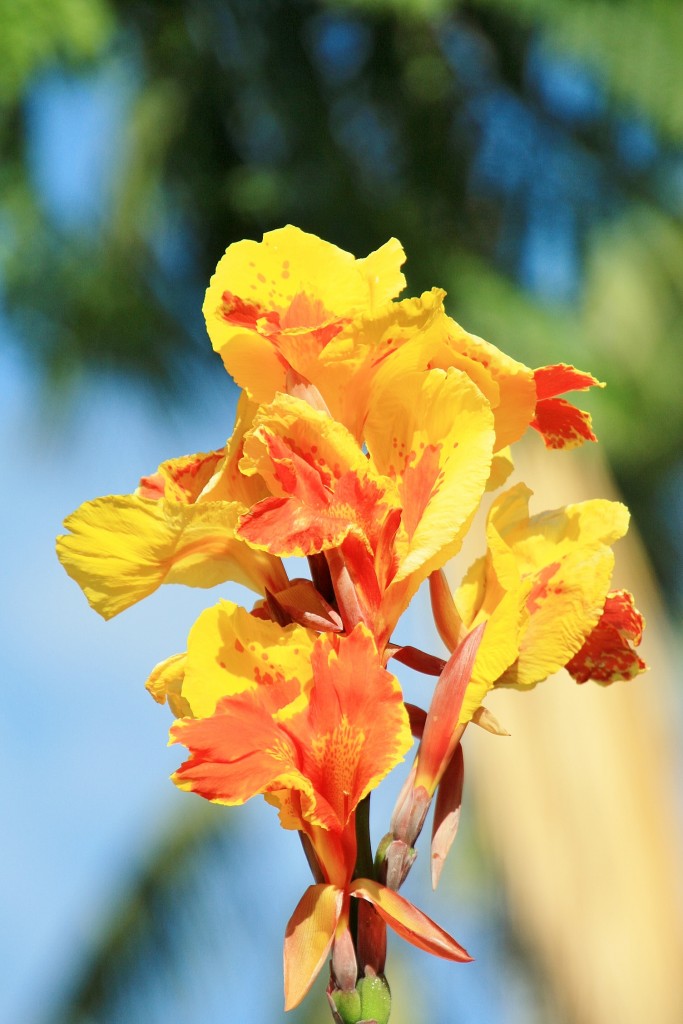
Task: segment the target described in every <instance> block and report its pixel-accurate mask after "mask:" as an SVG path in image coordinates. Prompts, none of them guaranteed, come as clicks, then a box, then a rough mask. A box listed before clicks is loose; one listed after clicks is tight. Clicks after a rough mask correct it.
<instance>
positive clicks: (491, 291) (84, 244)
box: [0, 0, 683, 574]
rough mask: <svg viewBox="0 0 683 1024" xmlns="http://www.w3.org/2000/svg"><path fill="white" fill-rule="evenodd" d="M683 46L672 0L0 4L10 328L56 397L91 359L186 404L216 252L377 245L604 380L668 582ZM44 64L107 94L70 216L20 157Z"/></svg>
mask: <svg viewBox="0 0 683 1024" xmlns="http://www.w3.org/2000/svg"><path fill="white" fill-rule="evenodd" d="M682 51H683V17H682V16H681V12H680V7H679V5H677V4H676V3H673V2H671V0H656V2H646V0H621V2H618V3H617V2H615V0H595V2H588V0H552V2H551V0H470V2H467V3H453V2H451V3H449V2H448V0H328V2H322V0H319V2H316V0H203V2H191V0H166V2H164V3H159V2H156V3H155V2H152V0H109V2H108V3H107V2H105V0H87V2H86V0H56V2H55V3H52V4H44V3H41V2H40V0H21V2H17V3H10V2H9V0H3V2H2V3H0V69H2V70H0V104H1V109H0V140H1V141H2V148H3V153H4V160H3V163H2V169H1V170H0V226H1V227H2V241H1V242H0V282H1V287H2V290H3V292H4V299H5V306H6V310H7V318H8V322H9V324H10V328H11V332H12V335H13V337H14V338H15V339H16V340H17V341H18V343H19V344H20V345H21V346H22V351H24V352H25V353H26V355H27V357H28V358H29V359H30V360H31V362H32V363H33V365H34V366H35V368H36V371H37V372H38V373H39V374H45V377H46V380H47V381H48V382H50V383H51V384H53V385H54V384H59V385H60V387H59V388H58V389H55V388H54V387H53V388H52V393H53V395H54V394H58V395H61V396H62V397H64V396H65V395H66V394H67V393H68V389H66V388H65V385H66V384H68V383H69V382H70V381H71V382H74V381H78V380H80V379H81V377H82V375H83V372H84V371H87V370H88V369H105V370H107V371H111V370H115V371H117V372H121V373H123V374H128V375H131V374H132V375H133V376H134V377H136V378H137V379H138V380H142V381H145V382H148V383H149V384H150V386H151V387H153V388H156V389H157V390H159V389H160V390H161V391H162V392H165V393H168V392H169V391H173V392H174V393H175V397H176V399H177V400H182V399H183V397H185V398H189V394H188V389H187V388H186V387H185V386H184V385H185V382H186V381H187V379H188V375H190V376H191V375H192V374H193V373H197V372H201V369H200V368H201V367H202V365H215V364H213V363H210V362H209V360H210V359H211V355H210V352H209V346H208V344H207V343H206V340H205V337H204V333H203V325H202V322H201V316H200V312H199V309H200V304H201V295H202V291H203V288H204V287H205V285H206V282H207V281H208V278H209V275H210V274H211V272H212V270H213V268H214V266H215V264H216V261H217V259H218V257H219V256H220V254H221V253H222V251H223V250H224V248H225V247H226V245H228V244H229V243H230V242H232V241H234V240H236V239H239V238H242V237H249V236H251V237H258V236H259V235H260V234H261V232H262V231H264V230H267V229H269V228H272V227H275V226H278V225H281V224H283V223H286V222H292V223H295V224H298V225H299V226H301V227H303V228H305V229H307V230H311V231H315V232H316V233H318V234H320V235H321V236H323V237H326V238H328V239H330V240H333V241H335V242H336V243H337V244H339V245H341V246H343V247H345V248H347V249H350V250H352V251H354V252H356V253H357V254H362V253H366V252H368V251H370V250H371V249H373V248H375V247H376V246H377V245H379V244H381V243H382V242H383V241H384V240H385V239H386V238H387V237H389V236H390V235H396V236H397V237H399V238H400V239H401V241H402V242H403V243H404V245H405V248H406V251H407V253H408V257H409V262H408V268H407V272H408V279H409V287H410V289H411V290H412V291H417V290H419V289H421V288H425V287H430V286H431V285H433V284H440V285H443V286H445V287H446V288H447V289H448V291H449V309H450V311H451V312H452V313H453V314H454V315H455V316H456V317H457V318H458V319H460V320H461V321H463V322H464V324H465V326H467V327H468V328H469V329H471V330H473V331H474V332H475V333H479V334H482V335H485V336H488V337H489V338H490V339H491V340H492V341H495V342H496V343H498V344H499V345H501V346H502V347H503V348H505V349H506V350H508V351H510V352H511V353H512V354H513V355H516V356H518V357H520V358H523V359H525V360H527V361H529V362H534V363H546V362H549V361H552V360H553V359H566V360H569V361H573V362H575V363H577V365H581V366H585V368H586V369H590V370H591V371H593V372H595V373H597V374H598V375H600V376H601V377H602V378H603V379H606V380H607V381H608V383H609V389H608V391H607V392H605V393H604V394H603V395H600V396H599V401H598V402H594V403H593V409H594V411H595V416H596V425H597V429H598V433H599V435H600V436H601V439H604V443H605V444H606V446H607V448H608V450H609V454H610V457H611V459H612V463H613V466H614V468H615V471H616V473H617V476H618V479H619V483H620V485H621V487H622V488H623V490H624V492H625V495H626V497H627V499H628V500H629V502H630V503H631V504H632V506H633V508H634V511H635V512H636V514H637V516H638V517H639V519H640V521H641V525H642V527H643V530H644V532H645V534H646V539H647V540H648V542H649V545H650V548H651V551H652V552H653V554H654V556H655V559H656V561H657V564H658V565H659V567H660V570H661V571H662V573H663V574H666V567H667V566H670V565H671V564H672V561H673V560H674V555H675V551H674V547H673V545H674V541H673V540H672V538H671V536H670V532H669V531H668V529H667V525H666V523H665V522H664V523H662V522H661V519H662V516H661V514H660V513H659V512H658V510H657V507H656V503H657V502H658V501H661V488H662V486H663V481H664V480H665V479H666V476H667V474H668V473H669V472H670V471H671V469H672V467H673V466H674V465H675V464H676V461H677V459H678V458H679V456H680V452H681V439H682V438H683V403H681V401H680V398H679V395H680V393H681V391H682V390H683V360H681V358H680V355H679V349H680V342H679V337H680V333H681V325H682V323H683V294H682V290H681V284H680V281H681V277H682V275H681V270H682V269H683V231H682V224H681V217H682V213H683V156H682V153H681V143H682V142H683V62H681V60H680V54H681V52H682ZM107 75H109V78H107V77H106V76H107ZM65 81H66V82H67V83H74V82H76V83H81V84H84V86H85V87H86V88H87V87H88V86H91V87H92V88H93V89H94V90H95V88H96V86H98V83H99V88H100V89H102V82H103V81H104V88H105V90H106V89H109V90H114V91H116V90H118V92H119V94H120V97H121V101H120V113H119V117H118V120H117V119H116V118H115V119H114V120H113V121H112V120H110V121H108V122H106V123H104V122H103V123H102V126H101V134H102V138H101V139H98V138H96V136H97V131H96V130H95V131H94V132H93V131H92V130H91V136H93V137H92V138H91V140H90V141H91V143H92V144H94V145H95V146H96V145H97V144H98V142H99V143H102V144H104V143H106V145H107V147H108V150H107V151H108V152H109V153H110V154H111V158H110V159H109V163H108V167H107V173H108V175H109V178H110V181H109V184H108V186H107V188H106V189H104V191H103V194H102V197H101V200H100V201H99V205H98V204H97V203H94V206H93V209H94V213H93V214H92V216H90V217H89V218H86V217H81V218H80V219H79V218H78V217H76V218H72V219H71V220H69V218H65V217H63V216H60V214H59V210H58V209H56V208H55V203H54V202H51V201H50V200H49V196H46V188H45V185H44V183H43V184H41V179H40V174H39V173H38V172H37V170H36V167H37V162H38V163H39V161H40V159H42V160H43V162H44V161H45V160H46V159H48V157H46V155H45V153H44V152H43V155H42V157H41V156H40V147H39V146H38V145H37V143H36V116H35V115H36V109H37V108H39V107H40V102H41V96H44V94H45V91H46V90H47V91H49V89H50V85H51V83H54V82H62V83H63V82H65ZM41 90H42V91H41ZM55 118H56V122H57V123H53V124H52V129H51V130H52V133H53V140H52V144H53V145H54V144H55V141H54V139H55V138H58V137H59V134H60V124H59V123H58V122H59V116H58V115H54V116H53V121H55ZM45 145H46V144H45V142H44V141H43V143H42V146H43V150H45ZM36 153H38V156H36ZM65 159H66V161H67V162H68V152H67V154H66V157H65V155H64V153H62V154H61V156H60V160H61V161H62V162H64V161H65ZM45 174H46V172H45V171H44V170H43V178H45ZM49 177H50V175H49V174H48V179H49ZM53 177H55V178H56V177H57V175H53ZM78 188H80V189H81V190H82V192H83V194H84V195H86V194H87V193H88V191H89V190H88V186H87V183H86V184H83V183H80V184H79V183H75V184H74V189H76V190H77V189H78ZM93 202H94V201H93ZM189 393H190V394H191V389H190V392H189ZM663 424H665V429H663Z"/></svg>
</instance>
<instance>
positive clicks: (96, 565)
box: [57, 494, 287, 619]
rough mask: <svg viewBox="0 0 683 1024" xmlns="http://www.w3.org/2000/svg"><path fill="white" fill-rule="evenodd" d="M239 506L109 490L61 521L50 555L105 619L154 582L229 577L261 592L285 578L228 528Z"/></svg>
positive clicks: (204, 583) (196, 582)
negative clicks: (191, 502) (64, 530)
mask: <svg viewBox="0 0 683 1024" xmlns="http://www.w3.org/2000/svg"><path fill="white" fill-rule="evenodd" d="M243 510H244V509H243V506H241V505H238V504H236V503H228V502H210V503H207V504H200V505H186V504H180V503H177V502H172V501H168V500H166V499H162V500H159V501H154V500H151V499H148V498H141V497H139V496H137V495H134V494H130V495H110V496H109V497H105V498H97V499H96V500H95V501H88V502H85V504H83V505H81V506H80V508H78V509H77V510H76V511H75V512H74V513H73V514H72V515H70V516H69V517H68V518H67V519H65V520H64V526H65V527H66V528H67V529H68V530H69V531H70V534H67V535H64V536H61V537H58V538H57V554H58V556H59V559H60V561H61V563H62V565H63V566H64V568H65V569H66V571H67V572H68V574H69V576H71V577H72V579H74V580H76V582H77V583H78V584H79V586H80V587H81V588H82V590H83V592H84V593H85V596H86V597H87V599H88V601H89V602H90V604H91V606H92V607H93V608H94V609H95V611H97V612H99V613H100V615H102V616H103V618H105V619H110V618H111V617H112V616H114V615H117V614H118V613H119V612H121V611H123V610H124V609H125V608H129V607H130V606H131V605H133V604H135V603H136V602H137V601H141V600H142V598H144V597H147V596H148V595H149V594H152V593H153V592H154V591H155V590H156V589H157V588H158V587H159V586H160V585H161V584H162V583H184V584H185V585H187V586H190V587H213V586H215V585H216V584H218V583H224V582H225V581H226V580H234V581H235V582H237V583H242V584H244V585H245V586H247V587H250V588H251V589H253V590H255V591H257V593H263V591H264V588H265V587H268V588H269V589H272V590H279V589H281V588H282V587H284V586H286V583H287V578H286V576H285V574H284V570H283V568H282V563H281V562H280V561H279V560H277V559H274V558H272V557H270V556H269V555H267V554H264V553H261V552H256V551H253V550H252V549H250V548H249V547H248V546H247V545H246V544H244V542H243V541H241V540H239V538H238V537H237V536H236V533H235V527H236V525H237V520H238V517H239V515H240V513H241V512H242V511H243Z"/></svg>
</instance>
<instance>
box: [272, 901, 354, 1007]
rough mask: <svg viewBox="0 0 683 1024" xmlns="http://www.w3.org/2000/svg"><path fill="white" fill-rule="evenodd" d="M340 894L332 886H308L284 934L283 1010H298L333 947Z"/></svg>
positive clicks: (339, 909)
mask: <svg viewBox="0 0 683 1024" xmlns="http://www.w3.org/2000/svg"><path fill="white" fill-rule="evenodd" d="M343 895H344V894H343V893H342V890H341V889H338V888H337V887H336V886H334V885H309V887H308V889H307V890H306V892H305V893H304V894H303V896H302V897H301V899H300V900H299V903H298V904H297V907H296V910H295V911H294V913H293V914H292V916H291V917H290V919H289V922H288V924H287V928H286V930H285V947H284V969H285V1010H292V1009H293V1008H294V1007H295V1006H298V1005H299V1003H300V1002H301V1000H302V999H303V998H304V996H305V995H306V993H307V992H308V990H309V989H310V987H311V985H312V984H313V982H314V981H315V979H316V977H317V976H318V973H319V971H320V968H321V967H322V965H323V964H324V962H325V960H326V958H327V956H328V954H329V952H330V948H331V946H332V940H333V939H334V933H335V929H336V927H337V923H338V921H339V918H340V915H341V909H342V901H343Z"/></svg>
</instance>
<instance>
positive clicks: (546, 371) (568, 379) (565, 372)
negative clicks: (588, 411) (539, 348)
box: [534, 363, 605, 402]
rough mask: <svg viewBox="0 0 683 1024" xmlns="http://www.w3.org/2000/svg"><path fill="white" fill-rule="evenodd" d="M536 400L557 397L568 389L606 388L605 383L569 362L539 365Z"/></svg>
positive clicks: (535, 381) (535, 371) (536, 375)
mask: <svg viewBox="0 0 683 1024" xmlns="http://www.w3.org/2000/svg"><path fill="white" fill-rule="evenodd" d="M534 383H535V385H536V400H537V401H539V402H540V401H542V400H543V399H545V398H556V397H557V396H558V395H564V394H565V393H566V392H567V391H588V389H589V388H592V387H599V388H604V386H605V385H604V384H603V383H602V382H601V381H599V380H598V379H597V378H596V377H594V376H593V375H592V374H590V373H585V372H584V371H583V370H577V369H576V367H575V366H570V365H569V364H568V363H556V364H555V365H554V366H539V368H538V369H537V370H534Z"/></svg>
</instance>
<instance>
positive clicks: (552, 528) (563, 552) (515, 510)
mask: <svg viewBox="0 0 683 1024" xmlns="http://www.w3.org/2000/svg"><path fill="white" fill-rule="evenodd" d="M530 495H531V492H530V491H529V490H528V488H526V487H525V486H524V485H523V484H520V485H517V486H516V487H513V488H512V489H511V490H509V491H507V492H506V493H505V494H503V495H501V496H500V498H498V499H497V501H496V502H494V504H493V506H492V508H491V511H490V514H489V517H488V524H487V531H486V532H487V540H488V553H487V555H486V556H485V557H483V558H480V559H478V561H477V562H475V563H474V565H472V566H471V568H470V570H469V571H468V573H467V575H466V576H465V579H464V580H463V582H462V584H461V586H460V587H459V588H458V589H457V591H456V593H455V595H454V604H455V608H456V610H457V616H456V617H455V621H458V620H459V621H461V622H462V623H463V624H464V626H465V627H466V628H468V629H469V628H472V627H473V626H475V625H477V624H479V623H480V622H486V623H487V628H486V633H485V636H484V639H483V641H482V643H481V646H480V648H479V652H478V654H477V659H476V661H475V666H474V671H473V676H472V683H471V684H470V687H469V689H468V692H467V694H466V698H465V704H464V706H463V712H462V716H461V721H463V722H464V721H468V720H469V719H470V718H471V717H472V715H473V714H474V712H475V711H476V710H477V708H478V707H479V705H480V704H481V702H482V700H483V699H484V697H485V695H486V693H487V692H488V691H489V690H490V689H491V688H492V687H493V686H494V685H495V686H513V687H517V688H522V689H525V688H529V687H532V686H535V685H536V683H538V682H541V681H542V680H544V679H546V678H547V677H548V676H550V675H552V674H553V673H555V672H557V671H559V670H560V669H561V668H564V667H565V666H567V665H569V664H570V663H572V661H573V659H575V658H576V659H577V661H576V662H574V664H575V666H576V672H577V673H583V674H585V672H586V671H588V672H590V671H595V672H596V673H597V678H601V675H602V674H603V673H604V671H605V669H604V668H603V667H602V665H601V662H600V657H599V656H598V654H597V649H596V644H599V643H600V641H601V638H602V639H604V637H605V633H606V632H607V631H610V630H613V629H615V628H616V630H617V633H618V635H619V637H620V645H621V646H620V648H619V649H622V648H623V645H624V643H626V639H627V638H629V637H630V638H631V639H632V640H633V642H635V643H637V642H639V639H640V633H641V631H642V630H640V629H639V625H638V624H639V622H640V619H639V617H638V613H637V612H634V611H633V610H632V609H631V610H629V608H628V606H627V604H626V603H625V600H624V599H619V600H618V601H615V600H614V599H610V598H608V592H609V585H610V580H611V576H612V570H613V566H614V555H613V553H612V550H611V547H610V545H611V544H613V543H614V542H615V541H616V540H618V539H619V538H620V537H623V535H624V534H625V533H626V530H627V528H628V511H627V510H626V508H625V507H624V506H623V505H622V504H620V503H619V502H612V501H604V500H597V499H596V500H593V501H586V502H582V503H580V504H577V505H568V506H566V508H560V509H555V510H554V511H552V512H544V513H541V514H539V515H534V516H529V512H528V503H529V497H530ZM448 616H449V611H448V608H447V605H446V602H445V599H444V597H443V590H442V589H441V590H440V596H439V600H438V601H437V602H435V618H436V621H437V623H440V624H442V625H443V629H442V635H444V637H452V636H453V621H454V619H453V617H452V613H451V618H450V619H449V617H448ZM601 618H602V619H603V621H604V625H603V626H602V628H601V629H600V630H598V626H599V623H600V621H601ZM594 631H595V633H594ZM591 636H594V637H595V639H594V641H593V642H589V640H590V638H591ZM610 636H612V634H611V633H610ZM451 643H453V640H452V639H451ZM584 645H587V646H586V649H585V651H584V654H583V655H582V656H581V655H580V653H579V652H581V651H582V650H584ZM617 646H618V645H617V638H616V636H614V637H613V640H612V644H611V647H612V648H613V649H615V655H614V657H612V658H611V659H610V658H609V657H608V656H607V655H605V657H606V658H607V660H608V662H609V663H610V664H611V666H612V669H611V671H612V674H613V675H614V678H616V677H617V675H616V673H618V665H619V663H620V657H618V656H617V655H616V647H617ZM609 647H610V645H608V646H607V649H609ZM622 660H623V659H622ZM579 665H580V666H581V667H579ZM588 666H590V668H589V667H588ZM636 666H640V667H636ZM642 667H644V666H643V663H642V662H639V660H638V659H635V660H634V658H633V657H631V658H630V659H627V671H628V672H629V673H630V675H633V674H635V672H636V671H640V670H642ZM584 677H585V678H589V676H588V675H584Z"/></svg>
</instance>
